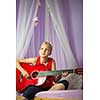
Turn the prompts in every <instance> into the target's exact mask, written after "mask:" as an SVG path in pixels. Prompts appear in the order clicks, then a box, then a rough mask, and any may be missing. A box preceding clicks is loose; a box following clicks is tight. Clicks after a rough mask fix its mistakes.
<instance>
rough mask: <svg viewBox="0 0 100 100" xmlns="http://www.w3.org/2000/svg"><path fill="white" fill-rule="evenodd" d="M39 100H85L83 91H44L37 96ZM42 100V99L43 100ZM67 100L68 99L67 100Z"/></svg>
mask: <svg viewBox="0 0 100 100" xmlns="http://www.w3.org/2000/svg"><path fill="white" fill-rule="evenodd" d="M36 97H37V98H51V100H52V98H59V99H62V98H68V100H72V99H73V100H83V91H82V90H59V91H42V92H38V93H37V94H36ZM41 100H42V99H41ZM66 100H67V99H66Z"/></svg>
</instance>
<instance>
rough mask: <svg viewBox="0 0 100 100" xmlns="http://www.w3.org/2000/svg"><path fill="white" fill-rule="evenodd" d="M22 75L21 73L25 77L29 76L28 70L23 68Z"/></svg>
mask: <svg viewBox="0 0 100 100" xmlns="http://www.w3.org/2000/svg"><path fill="white" fill-rule="evenodd" d="M22 75H23V76H24V77H25V78H27V79H29V78H30V75H29V74H28V72H27V71H26V70H23V71H22Z"/></svg>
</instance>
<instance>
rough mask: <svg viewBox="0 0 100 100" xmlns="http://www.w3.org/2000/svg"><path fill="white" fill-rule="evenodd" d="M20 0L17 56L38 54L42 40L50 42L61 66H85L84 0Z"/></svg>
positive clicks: (53, 55) (54, 55)
mask: <svg viewBox="0 0 100 100" xmlns="http://www.w3.org/2000/svg"><path fill="white" fill-rule="evenodd" d="M17 1H19V3H17V7H18V8H17V15H16V17H17V32H16V38H17V47H16V50H17V51H16V53H17V54H16V55H17V58H18V59H19V58H20V59H21V58H28V57H33V56H38V49H39V46H40V44H41V42H43V41H49V42H51V44H52V45H53V52H52V54H51V57H53V58H54V59H55V60H56V64H57V69H66V68H76V67H83V51H82V50H83V47H82V46H83V44H82V43H83V33H82V24H83V23H82V3H83V2H82V0H40V1H39V0H17ZM36 16H38V19H39V23H38V26H36V27H35V26H34V19H33V18H35V17H36Z"/></svg>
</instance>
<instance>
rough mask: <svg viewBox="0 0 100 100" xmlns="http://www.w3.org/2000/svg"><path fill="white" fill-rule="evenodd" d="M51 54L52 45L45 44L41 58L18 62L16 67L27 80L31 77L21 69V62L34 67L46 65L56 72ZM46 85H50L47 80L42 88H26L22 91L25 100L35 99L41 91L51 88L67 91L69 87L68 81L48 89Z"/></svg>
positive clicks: (31, 86)
mask: <svg viewBox="0 0 100 100" xmlns="http://www.w3.org/2000/svg"><path fill="white" fill-rule="evenodd" d="M51 52H52V45H51V44H50V43H49V42H43V43H42V44H41V46H40V49H39V57H34V58H27V59H20V60H16V67H17V69H18V70H19V71H20V72H21V73H22V75H23V76H24V77H25V78H28V77H29V76H30V75H29V74H28V72H27V71H26V70H25V69H23V68H22V67H21V65H20V63H21V62H25V63H32V64H33V65H34V64H44V65H45V66H46V68H47V70H49V71H54V70H56V63H55V60H54V59H53V58H50V57H49V56H50V55H51ZM57 78H58V77H57V76H56V81H57V80H58V79H57ZM46 84H49V81H48V80H46V81H45V83H43V85H41V86H34V85H30V86H28V87H26V88H25V89H24V90H22V91H21V93H22V96H23V100H30V99H32V98H34V96H35V94H36V93H37V92H39V91H44V90H49V89H50V88H51V89H50V90H59V89H67V87H68V82H67V81H66V80H63V81H60V82H59V83H56V84H55V85H54V86H53V87H51V86H50V87H48V86H46Z"/></svg>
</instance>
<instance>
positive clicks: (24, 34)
mask: <svg viewBox="0 0 100 100" xmlns="http://www.w3.org/2000/svg"><path fill="white" fill-rule="evenodd" d="M38 7H39V0H33V1H28V0H20V3H19V13H18V20H17V21H18V23H17V36H16V43H17V47H16V49H17V50H16V53H17V54H16V56H17V59H20V58H24V57H25V54H26V53H27V49H28V47H29V44H30V41H31V38H32V34H34V23H35V21H34V18H35V17H36V16H37V12H38Z"/></svg>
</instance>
